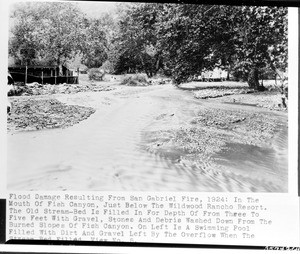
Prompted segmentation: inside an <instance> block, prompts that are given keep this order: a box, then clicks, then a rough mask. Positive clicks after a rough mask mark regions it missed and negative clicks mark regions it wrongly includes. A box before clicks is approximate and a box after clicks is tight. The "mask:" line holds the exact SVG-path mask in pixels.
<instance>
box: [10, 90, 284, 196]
mask: <svg viewBox="0 0 300 254" xmlns="http://www.w3.org/2000/svg"><path fill="white" fill-rule="evenodd" d="M57 98H58V99H59V100H61V101H62V102H66V103H69V104H77V105H83V106H92V107H94V108H96V113H95V114H93V115H92V116H91V117H90V118H89V119H87V120H85V121H83V122H81V123H79V124H78V125H75V126H73V127H70V128H67V129H55V130H47V131H34V132H22V133H15V134H9V135H8V188H9V189H15V190H110V191H113V190H124V191H126V190H128V191H286V188H287V186H286V182H287V181H286V178H287V176H286V175H287V173H286V172H287V162H286V159H287V150H286V147H287V143H286V140H287V137H286V136H287V135H285V136H284V135H283V136H279V137H278V138H276V139H275V140H276V142H277V143H276V142H275V143H274V146H273V147H272V148H269V149H268V148H259V147H249V146H239V145H237V144H228V149H226V151H225V150H224V151H221V152H220V153H218V154H216V155H215V159H216V161H217V167H219V169H221V170H223V171H222V172H223V173H221V174H220V173H214V174H209V173H205V172H200V173H199V172H195V171H194V170H193V168H190V167H187V166H185V165H183V164H181V163H180V162H178V161H177V159H176V158H177V157H176V156H175V157H174V158H172V156H167V157H163V156H160V155H159V154H152V153H149V152H147V151H145V150H144V149H142V148H141V147H142V134H143V133H144V132H145V131H153V130H159V129H164V128H165V129H168V128H176V127H178V126H183V125H185V124H186V123H187V122H189V120H190V119H191V117H193V116H195V115H196V112H197V110H199V107H200V106H201V105H202V104H201V103H200V102H199V101H197V100H195V99H193V98H192V94H191V93H190V92H188V91H180V90H177V89H175V88H174V87H172V86H162V87H151V88H121V89H118V90H117V91H110V92H102V93H84V94H76V95H68V96H64V95H61V96H57ZM154 119H160V121H159V124H158V122H157V121H154ZM230 151H231V152H230ZM232 151H239V153H237V152H234V153H232ZM232 154H234V156H233V155H232ZM177 156H178V155H177ZM272 162H273V164H272ZM278 162H280V163H281V164H280V163H278ZM274 165H276V167H274ZM249 169H251V171H250V170H249ZM249 172H250V173H249ZM251 172H252V173H251ZM280 186H281V187H280Z"/></svg>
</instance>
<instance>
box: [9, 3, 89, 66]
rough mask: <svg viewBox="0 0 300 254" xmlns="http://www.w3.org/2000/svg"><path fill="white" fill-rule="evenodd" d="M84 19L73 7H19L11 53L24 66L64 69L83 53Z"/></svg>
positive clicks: (14, 16)
mask: <svg viewBox="0 0 300 254" xmlns="http://www.w3.org/2000/svg"><path fill="white" fill-rule="evenodd" d="M82 18H83V16H82V14H81V12H80V11H79V9H78V8H77V6H76V5H74V4H71V3H60V2H52V3H50V2H43V3H38V2H35V3H30V2H29V3H19V4H17V5H16V8H15V10H14V12H13V13H12V19H13V20H14V26H13V27H12V29H11V34H12V36H11V37H10V41H9V53H10V54H11V55H12V56H13V57H15V58H16V59H17V60H18V61H19V62H20V63H21V64H31V63H35V62H39V61H45V60H46V63H47V64H57V65H61V64H63V63H64V62H65V61H66V60H67V59H69V58H70V57H72V56H73V54H74V53H75V52H78V51H79V50H80V47H79V44H78V41H81V40H80V38H81V37H80V36H81V35H80V31H81V24H82Z"/></svg>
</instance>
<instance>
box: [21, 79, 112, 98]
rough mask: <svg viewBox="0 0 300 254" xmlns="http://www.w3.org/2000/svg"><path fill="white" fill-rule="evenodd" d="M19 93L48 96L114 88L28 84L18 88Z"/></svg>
mask: <svg viewBox="0 0 300 254" xmlns="http://www.w3.org/2000/svg"><path fill="white" fill-rule="evenodd" d="M17 89H18V93H16V94H15V95H25V96H30V95H47V94H74V93H79V92H101V91H110V90H113V89H114V88H112V87H110V86H107V85H101V84H87V85H81V84H66V83H64V84H59V85H50V84H44V85H42V84H39V83H37V82H34V83H30V84H27V85H25V86H17Z"/></svg>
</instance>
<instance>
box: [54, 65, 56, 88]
mask: <svg viewBox="0 0 300 254" xmlns="http://www.w3.org/2000/svg"><path fill="white" fill-rule="evenodd" d="M54 80H55V85H56V68H55V71H54Z"/></svg>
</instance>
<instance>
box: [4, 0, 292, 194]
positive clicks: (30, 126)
mask: <svg viewBox="0 0 300 254" xmlns="http://www.w3.org/2000/svg"><path fill="white" fill-rule="evenodd" d="M288 67H289V66H288V8H287V7H280V6H246V5H245V6H243V5H240V6H234V5H207V4H206V5H200V4H172V3H131V2H101V1H96V2H86V1H78V2H76V1H71V2H68V1H62V2H58V1H55V2H47V1H35V2H30V1H27V2H15V3H13V4H11V5H10V6H9V34H8V69H7V94H8V98H7V189H8V190H18V191H49V190H51V191H81V190H84V191H158V192H160V191H170V192H172V191H174V192H243V193H246V192H251V193H287V192H288V189H289V181H288V178H289V170H288V169H289V167H288V166H289V165H288V131H289V128H288V111H289V110H290V109H289V96H288V94H289V93H288V87H289V86H290V85H295V86H297V84H289V78H288Z"/></svg>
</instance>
